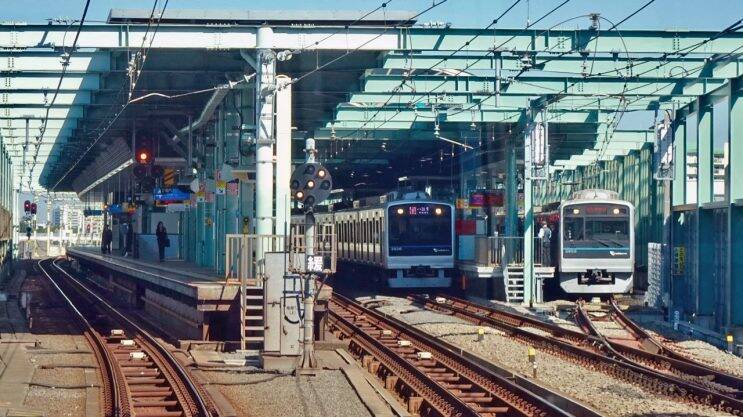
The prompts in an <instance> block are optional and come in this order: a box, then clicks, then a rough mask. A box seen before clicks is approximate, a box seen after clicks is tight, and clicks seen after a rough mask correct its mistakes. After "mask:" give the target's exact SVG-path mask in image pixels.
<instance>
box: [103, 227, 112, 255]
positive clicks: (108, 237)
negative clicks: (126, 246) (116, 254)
mask: <svg viewBox="0 0 743 417" xmlns="http://www.w3.org/2000/svg"><path fill="white" fill-rule="evenodd" d="M112 240H113V232H111V228H110V227H108V225H106V226H104V227H103V235H102V236H101V245H102V249H101V252H103V253H111V241H112Z"/></svg>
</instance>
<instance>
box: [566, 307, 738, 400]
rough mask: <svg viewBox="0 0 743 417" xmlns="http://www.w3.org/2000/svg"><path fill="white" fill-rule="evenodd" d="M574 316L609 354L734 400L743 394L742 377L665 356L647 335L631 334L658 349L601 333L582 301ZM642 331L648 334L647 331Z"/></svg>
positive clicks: (660, 347) (639, 341) (627, 319)
mask: <svg viewBox="0 0 743 417" xmlns="http://www.w3.org/2000/svg"><path fill="white" fill-rule="evenodd" d="M615 307H616V308H617V311H618V309H619V307H618V306H616V305H615ZM622 316H623V317H624V319H623V322H624V324H623V323H621V322H620V323H619V324H620V325H622V326H623V327H624V326H628V324H626V323H630V322H631V321H630V320H629V318H627V317H626V316H624V315H622ZM609 317H610V318H612V319H614V318H615V316H613V314H612V313H609ZM575 318H576V321H577V322H578V324H579V326H580V327H581V328H582V329H583V330H584V332H586V333H587V334H590V335H591V336H594V337H597V338H599V339H600V340H601V343H602V344H603V347H604V349H605V350H606V351H608V352H611V354H613V355H614V356H616V357H619V358H622V359H624V360H626V361H631V362H634V363H636V364H638V365H641V366H648V367H651V368H653V369H656V370H658V371H661V372H664V371H668V372H670V373H672V374H674V375H676V376H678V377H679V378H681V379H684V380H686V381H688V382H689V383H692V384H696V385H699V386H701V387H703V388H706V389H709V390H711V391H715V392H719V393H721V394H724V395H726V396H730V397H733V398H736V399H740V398H741V396H743V391H742V390H743V380H742V379H741V378H738V377H736V376H734V375H730V374H727V373H725V372H721V371H719V370H716V369H712V368H709V367H706V366H700V365H699V364H697V363H695V362H694V361H691V360H683V359H679V358H677V357H675V356H671V355H668V354H666V352H667V350H663V348H662V346H660V345H658V344H655V343H651V342H649V335H648V336H647V338H642V337H641V336H634V335H633V337H635V338H636V340H637V342H638V343H640V344H641V345H642V346H643V347H644V346H647V345H648V344H650V345H651V346H653V347H657V348H658V349H660V350H659V351H658V352H652V351H649V350H647V349H646V348H643V349H638V348H635V347H632V346H628V345H626V344H623V343H620V342H616V341H613V340H611V338H610V337H606V336H605V335H603V334H602V333H601V331H599V330H598V328H596V326H595V325H594V323H593V319H591V317H590V314H589V312H588V311H586V309H585V308H584V307H583V303H582V302H578V303H577V304H576V308H575ZM617 321H619V320H617ZM632 325H633V326H632V327H634V328H636V329H638V330H640V332H638V334H639V333H645V332H644V331H642V330H641V329H640V328H639V326H637V325H636V324H634V323H632ZM625 328H626V327H625ZM628 332H629V333H630V334H633V332H632V331H629V330H628ZM645 334H646V335H647V333H645ZM643 342H644V343H643Z"/></svg>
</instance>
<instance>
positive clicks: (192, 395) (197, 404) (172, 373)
mask: <svg viewBox="0 0 743 417" xmlns="http://www.w3.org/2000/svg"><path fill="white" fill-rule="evenodd" d="M57 261H58V259H57V260H51V264H52V265H53V266H54V267H55V268H56V269H57V271H59V273H62V274H64V276H65V278H66V279H65V280H66V281H68V282H69V283H73V284H74V286H75V288H76V290H77V291H79V292H81V294H83V295H84V296H85V297H89V298H91V299H93V302H94V303H95V304H96V307H99V308H101V309H103V310H105V312H106V313H108V314H109V315H110V316H112V317H113V318H114V319H115V320H116V321H118V322H119V323H120V324H122V325H124V326H125V327H127V328H129V329H131V330H132V332H133V333H134V334H135V335H136V336H135V337H134V338H133V339H134V340H135V341H136V342H137V343H138V344H139V345H140V346H141V347H142V348H143V349H145V350H146V351H147V352H148V354H149V355H150V358H151V359H152V360H153V361H154V362H155V363H156V365H157V367H158V369H159V370H160V371H161V372H162V373H163V375H164V377H165V378H166V379H167V380H168V381H169V382H170V385H171V388H172V389H173V392H174V394H175V395H176V396H177V397H178V398H180V399H182V402H184V403H183V407H184V412H190V414H191V415H194V416H198V417H213V416H216V415H217V414H218V413H217V412H216V410H215V408H214V406H213V405H212V404H211V402H210V401H209V400H207V399H206V394H205V393H203V392H202V391H201V389H200V388H199V387H198V386H197V385H196V384H195V383H194V382H193V380H192V377H191V375H190V374H189V373H188V371H187V370H186V369H185V368H184V367H183V365H181V363H180V362H179V361H178V360H177V359H176V358H175V357H174V356H173V354H172V353H171V352H170V351H169V350H168V349H167V348H166V347H165V346H163V345H162V343H160V342H159V341H158V340H157V339H156V338H155V337H154V336H152V335H151V334H150V333H149V332H147V331H146V330H144V329H143V328H142V327H141V326H139V325H138V324H137V323H135V322H134V321H133V320H131V319H129V318H128V317H126V316H125V315H124V314H122V313H121V312H120V311H119V310H118V309H117V308H116V307H114V306H112V305H111V304H109V303H108V302H107V301H106V300H104V299H103V298H101V297H100V296H99V295H98V294H96V293H95V292H93V291H92V290H90V289H89V288H88V287H87V286H86V285H85V284H83V283H82V282H81V281H80V280H79V279H77V278H76V277H74V276H72V275H71V274H69V273H68V272H67V271H66V270H65V269H64V268H62V267H61V266H60V265H58V264H57ZM45 274H46V275H47V276H48V277H49V279H50V280H52V282H54V278H53V277H52V276H51V274H49V273H48V272H46V271H45ZM55 286H57V285H56V284H55ZM57 288H58V289H59V290H60V291H61V288H59V286H57ZM81 314H82V313H81ZM185 407H188V408H189V410H186V409H185ZM122 415H129V414H122Z"/></svg>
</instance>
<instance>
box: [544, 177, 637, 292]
mask: <svg viewBox="0 0 743 417" xmlns="http://www.w3.org/2000/svg"><path fill="white" fill-rule="evenodd" d="M559 214H560V226H559V229H558V230H559V232H560V233H559V234H560V237H559V243H560V245H559V249H560V252H559V253H560V255H559V272H560V274H559V275H560V287H562V289H563V290H564V291H565V292H566V293H568V294H623V293H629V292H630V291H632V286H633V280H634V274H635V227H634V224H635V207H634V206H633V205H632V204H631V203H630V202H628V201H624V200H620V199H619V196H618V194H617V193H616V192H614V191H608V190H582V191H578V192H576V193H574V194H573V195H572V196H571V199H570V200H567V201H564V202H563V203H562V204H560V207H559ZM553 239H554V238H553Z"/></svg>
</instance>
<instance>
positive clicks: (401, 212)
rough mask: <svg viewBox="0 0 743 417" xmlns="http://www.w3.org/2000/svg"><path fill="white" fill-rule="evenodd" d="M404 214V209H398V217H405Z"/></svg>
mask: <svg viewBox="0 0 743 417" xmlns="http://www.w3.org/2000/svg"><path fill="white" fill-rule="evenodd" d="M403 213H405V210H403V209H402V207H399V208H398V209H397V214H398V215H400V216H402V215H403Z"/></svg>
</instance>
